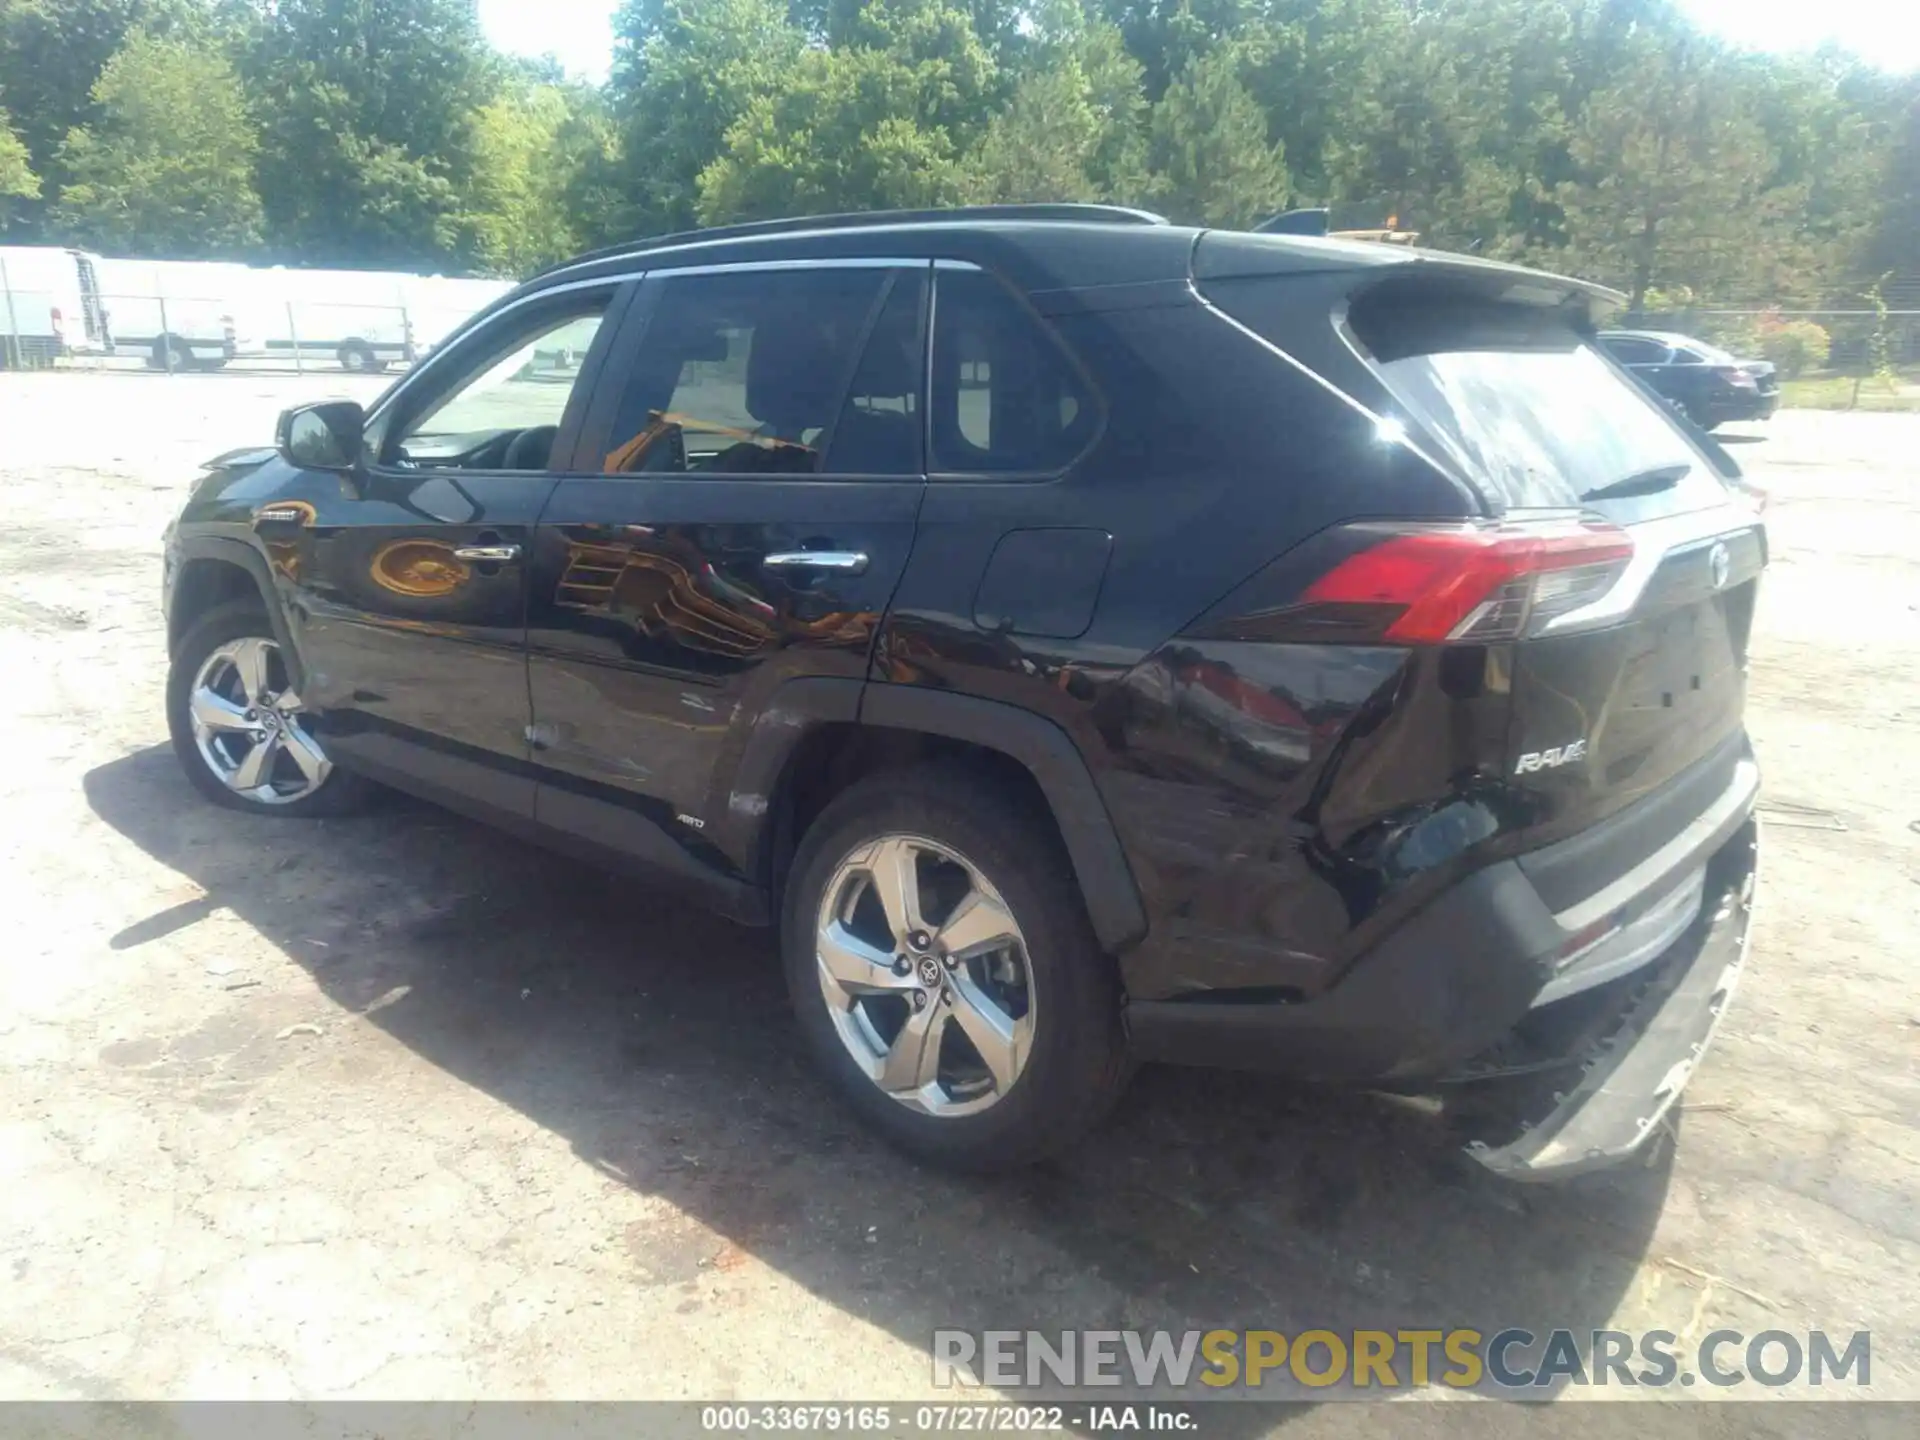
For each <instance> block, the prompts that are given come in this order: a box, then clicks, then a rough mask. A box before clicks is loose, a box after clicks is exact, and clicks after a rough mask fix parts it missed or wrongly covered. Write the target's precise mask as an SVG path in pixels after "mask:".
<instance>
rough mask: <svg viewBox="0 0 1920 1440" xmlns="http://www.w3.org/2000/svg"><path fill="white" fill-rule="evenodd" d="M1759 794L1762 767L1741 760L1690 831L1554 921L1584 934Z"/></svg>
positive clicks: (1680, 862)
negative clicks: (1590, 926) (1717, 797)
mask: <svg viewBox="0 0 1920 1440" xmlns="http://www.w3.org/2000/svg"><path fill="white" fill-rule="evenodd" d="M1759 793H1760V767H1759V766H1758V765H1756V764H1755V763H1754V762H1753V761H1751V760H1742V761H1740V762H1739V763H1737V764H1736V765H1735V766H1734V767H1733V782H1732V783H1731V784H1730V785H1728V786H1727V788H1726V789H1725V790H1723V791H1722V792H1721V793H1720V798H1719V799H1717V800H1715V801H1714V802H1713V804H1711V805H1709V806H1708V807H1707V808H1706V809H1705V810H1702V811H1701V812H1700V813H1699V814H1698V815H1696V816H1695V817H1694V818H1693V820H1692V822H1691V823H1690V824H1689V825H1688V826H1687V827H1686V829H1684V830H1682V831H1681V832H1680V833H1679V834H1678V835H1676V836H1674V837H1673V839H1671V840H1669V841H1668V842H1667V843H1666V844H1664V845H1662V846H1661V847H1660V848H1659V849H1658V850H1656V851H1654V852H1653V853H1652V854H1651V855H1649V856H1647V858H1646V859H1644V860H1642V861H1641V862H1640V863H1639V864H1638V865H1636V866H1634V867H1633V868H1632V869H1631V870H1629V871H1627V873H1626V874H1624V875H1622V876H1621V877H1620V878H1619V879H1618V880H1615V881H1614V882H1613V883H1612V884H1611V885H1607V886H1603V887H1602V888H1601V889H1599V890H1597V891H1595V892H1594V893H1593V894H1591V895H1589V896H1588V897H1587V898H1586V899H1584V900H1582V901H1581V902H1580V903H1579V904H1577V905H1570V906H1568V907H1567V908H1566V909H1565V910H1561V911H1559V912H1557V913H1556V914H1555V915H1554V917H1553V918H1554V919H1555V920H1556V921H1557V922H1558V923H1559V925H1560V928H1561V929H1563V930H1567V931H1578V930H1584V929H1586V928H1587V926H1589V925H1592V924H1594V923H1595V922H1596V921H1599V920H1603V919H1605V918H1606V917H1607V916H1608V915H1611V914H1612V913H1613V912H1614V911H1616V910H1618V909H1620V908H1621V906H1623V905H1626V904H1628V903H1629V902H1630V901H1632V900H1633V899H1634V898H1635V897H1636V896H1638V895H1641V894H1644V893H1645V892H1646V891H1648V890H1651V889H1652V888H1653V887H1654V886H1655V885H1658V884H1659V883H1660V882H1661V881H1662V880H1665V879H1667V878H1668V877H1669V876H1670V875H1672V874H1674V873H1675V872H1677V871H1679V870H1680V869H1681V868H1682V867H1684V866H1685V865H1686V864H1688V862H1690V861H1691V860H1693V859H1694V857H1695V856H1696V855H1698V854H1699V852H1700V851H1701V850H1702V849H1703V848H1704V847H1705V846H1706V845H1707V844H1708V843H1709V842H1711V841H1712V839H1713V837H1714V836H1715V835H1717V834H1718V833H1719V832H1720V831H1721V830H1722V829H1723V828H1725V827H1727V826H1729V825H1731V824H1733V823H1734V822H1735V821H1737V820H1738V819H1739V817H1740V816H1742V815H1744V814H1745V813H1746V812H1747V811H1748V810H1749V809H1750V808H1751V807H1752V805H1753V801H1754V797H1755V796H1756V795H1758V794H1759ZM1701 858H1703V859H1704V858H1705V857H1704V856H1702V857H1701Z"/></svg>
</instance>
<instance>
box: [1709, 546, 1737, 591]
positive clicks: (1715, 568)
mask: <svg viewBox="0 0 1920 1440" xmlns="http://www.w3.org/2000/svg"><path fill="white" fill-rule="evenodd" d="M1732 572H1733V556H1731V555H1730V554H1728V553H1727V542H1726V541H1724V540H1716V541H1715V542H1714V545H1713V549H1711V550H1709V551H1708V552H1707V574H1708V575H1710V576H1712V578H1713V588H1714V589H1716V590H1724V589H1726V588H1727V576H1728V575H1730V574H1731V573H1732Z"/></svg>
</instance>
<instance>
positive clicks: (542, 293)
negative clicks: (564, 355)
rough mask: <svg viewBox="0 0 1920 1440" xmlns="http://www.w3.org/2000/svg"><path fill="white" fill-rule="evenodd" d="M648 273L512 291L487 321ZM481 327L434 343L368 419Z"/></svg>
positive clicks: (615, 286)
mask: <svg viewBox="0 0 1920 1440" xmlns="http://www.w3.org/2000/svg"><path fill="white" fill-rule="evenodd" d="M646 274H647V272H646V271H644V270H630V271H622V272H621V273H619V274H618V275H596V276H595V277H594V278H593V279H591V280H569V281H568V282H567V283H566V284H564V285H543V286H542V287H541V288H540V289H538V290H528V291H525V292H524V293H521V294H518V295H509V296H508V297H507V299H506V300H504V301H503V302H501V304H500V308H499V309H497V310H494V311H491V312H490V313H489V314H488V315H487V319H486V324H487V325H488V326H491V325H492V324H493V323H494V322H495V321H496V320H498V319H499V318H500V317H501V316H502V315H505V314H506V313H508V312H509V311H511V310H518V309H519V308H520V307H521V306H522V305H531V304H533V303H534V302H535V301H536V300H544V299H546V298H547V297H548V296H549V295H566V294H569V293H571V292H572V291H575V290H598V289H601V288H602V287H605V288H607V289H610V290H618V289H619V288H620V287H621V286H622V285H625V284H626V283H628V282H629V281H632V280H641V279H644V278H645V277H646ZM480 328H481V327H480V326H478V325H475V326H474V327H473V328H472V329H471V330H468V329H462V330H459V331H456V332H455V333H454V334H453V335H451V336H449V337H448V338H447V339H446V340H443V341H442V342H441V343H440V344H438V345H436V346H434V347H433V353H432V354H430V355H428V356H427V358H426V359H424V360H422V361H421V362H420V363H419V364H417V365H415V366H414V367H413V368H412V369H410V370H408V371H407V373H406V374H405V375H403V376H401V377H400V380H399V381H398V383H396V384H395V385H394V386H393V388H391V389H390V390H388V391H387V393H386V394H384V395H382V396H381V397H380V398H379V399H378V400H376V401H375V402H374V405H373V408H372V409H371V410H369V411H368V412H367V423H368V424H372V423H373V421H374V420H375V419H377V418H378V417H379V415H380V412H381V411H383V410H385V409H387V408H388V407H390V406H391V405H392V404H393V402H394V401H395V400H397V399H399V398H400V396H401V395H402V394H403V393H405V392H406V391H408V390H410V389H411V388H412V387H413V386H414V384H415V383H416V382H417V381H418V379H419V377H420V376H422V375H428V374H431V373H433V367H434V365H435V364H436V363H437V362H439V361H441V360H443V359H444V358H446V356H447V355H448V353H449V352H450V351H451V350H452V349H453V348H454V345H455V344H456V343H458V342H460V341H463V340H465V339H466V338H467V337H468V336H469V335H477V334H479V333H480Z"/></svg>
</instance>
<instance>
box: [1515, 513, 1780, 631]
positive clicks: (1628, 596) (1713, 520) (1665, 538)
mask: <svg viewBox="0 0 1920 1440" xmlns="http://www.w3.org/2000/svg"><path fill="white" fill-rule="evenodd" d="M1735 516H1737V517H1739V518H1738V521H1737V523H1734V518H1733V517H1735ZM1762 528H1764V527H1763V526H1762V525H1761V524H1760V522H1758V521H1756V520H1755V519H1754V518H1753V517H1752V516H1751V515H1750V514H1748V513H1747V512H1745V511H1743V510H1741V509H1740V508H1739V507H1738V506H1736V505H1733V504H1732V503H1731V502H1729V503H1728V504H1726V505H1724V506H1722V505H1715V506H1712V507H1710V508H1708V509H1706V510H1689V511H1686V512H1685V513H1683V514H1679V515H1665V516H1662V517H1661V518H1660V519H1658V520H1646V521H1642V522H1641V523H1640V524H1638V525H1627V526H1623V527H1622V529H1624V530H1625V532H1626V534H1627V536H1628V537H1629V538H1630V539H1631V540H1632V541H1633V558H1632V559H1631V560H1629V561H1628V562H1627V565H1626V568H1625V569H1624V570H1622V571H1621V572H1620V578H1619V579H1618V580H1616V581H1614V582H1613V588H1612V589H1610V590H1608V591H1607V593H1606V594H1604V595H1602V596H1601V597H1600V598H1599V599H1598V600H1595V601H1593V602H1592V603H1591V604H1588V605H1583V606H1581V607H1580V608H1579V609H1578V610H1569V611H1568V612H1567V613H1566V614H1564V615H1556V616H1554V617H1553V619H1551V620H1549V621H1548V622H1547V623H1546V624H1544V625H1542V626H1541V627H1540V628H1539V629H1538V630H1536V631H1534V632H1533V637H1530V638H1537V637H1541V636H1547V635H1564V634H1566V633H1567V632H1569V631H1573V630H1597V629H1600V628H1602V627H1604V626H1607V625H1612V624H1615V623H1616V622H1618V621H1621V620H1624V619H1626V617H1627V616H1628V615H1630V614H1632V613H1633V609H1634V607H1635V606H1636V605H1638V604H1639V603H1640V597H1641V596H1642V595H1644V594H1645V593H1646V589H1647V585H1648V583H1649V582H1650V581H1651V580H1652V579H1653V577H1654V574H1655V572H1657V571H1658V570H1659V569H1660V567H1661V566H1662V565H1664V564H1666V563H1667V561H1669V560H1671V559H1672V558H1673V557H1674V556H1676V555H1684V554H1686V553H1687V552H1688V551H1691V550H1698V549H1703V548H1705V547H1707V546H1710V545H1712V544H1714V543H1715V542H1716V541H1720V540H1732V539H1735V538H1737V537H1739V536H1743V535H1747V534H1750V533H1752V532H1753V531H1756V530H1759V529H1762Z"/></svg>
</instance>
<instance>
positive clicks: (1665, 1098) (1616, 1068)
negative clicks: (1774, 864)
mask: <svg viewBox="0 0 1920 1440" xmlns="http://www.w3.org/2000/svg"><path fill="white" fill-rule="evenodd" d="M1758 861H1759V827H1758V824H1757V822H1755V821H1754V820H1752V819H1748V820H1747V821H1746V825H1745V829H1744V832H1743V833H1741V834H1736V835H1735V836H1734V837H1733V840H1732V842H1731V843H1729V844H1728V845H1727V846H1726V847H1725V849H1724V850H1723V851H1722V852H1721V853H1720V854H1719V855H1717V856H1716V857H1715V862H1714V864H1713V866H1712V867H1711V870H1710V872H1709V876H1708V890H1707V903H1706V905H1705V906H1704V907H1703V910H1702V914H1701V917H1700V919H1699V920H1698V921H1697V922H1696V923H1695V925H1694V927H1693V929H1692V930H1690V931H1689V932H1688V934H1687V935H1686V936H1684V937H1683V938H1682V939H1681V941H1680V942H1679V944H1678V945H1677V946H1676V947H1675V951H1674V953H1673V955H1672V956H1671V959H1670V961H1669V963H1668V964H1667V967H1666V968H1665V970H1664V971H1663V973H1662V974H1661V975H1660V976H1659V977H1658V978H1657V979H1656V980H1655V981H1654V982H1653V983H1652V984H1650V985H1649V986H1648V988H1647V990H1646V991H1645V992H1644V993H1643V994H1642V995H1641V996H1640V997H1639V998H1638V1000H1637V1001H1636V1003H1635V1004H1634V1005H1633V1006H1632V1007H1631V1008H1629V1009H1628V1010H1627V1012H1626V1013H1625V1014H1624V1015H1623V1016H1622V1017H1621V1020H1620V1023H1619V1025H1618V1026H1617V1027H1616V1028H1615V1029H1614V1031H1613V1033H1612V1034H1611V1036H1610V1037H1609V1038H1608V1039H1607V1040H1606V1041H1604V1042H1602V1044H1601V1045H1600V1047H1599V1049H1598V1053H1596V1054H1595V1055H1594V1056H1593V1057H1592V1058H1590V1059H1589V1060H1588V1061H1587V1062H1586V1065H1585V1069H1584V1073H1583V1074H1582V1076H1581V1079H1580V1083H1579V1084H1578V1085H1576V1086H1575V1087H1574V1088H1573V1089H1572V1091H1571V1092H1569V1093H1567V1094H1565V1095H1564V1096H1562V1097H1561V1098H1560V1099H1559V1100H1558V1101H1557V1103H1556V1104H1555V1105H1554V1106H1553V1108H1552V1109H1551V1110H1550V1111H1548V1112H1547V1114H1546V1115H1545V1116H1543V1117H1542V1118H1541V1119H1539V1120H1538V1121H1536V1122H1535V1123H1534V1124H1532V1125H1531V1126H1530V1127H1529V1128H1527V1129H1526V1130H1525V1131H1523V1132H1522V1133H1521V1134H1520V1136H1519V1137H1518V1138H1516V1139H1514V1140H1513V1141H1511V1142H1509V1143H1507V1144H1505V1145H1501V1146H1498V1147H1493V1146H1489V1145H1487V1144H1486V1143H1485V1142H1483V1141H1474V1142H1472V1143H1470V1144H1469V1145H1468V1146H1467V1153H1468V1154H1469V1155H1471V1156H1472V1157H1473V1158H1474V1159H1475V1160H1477V1161H1479V1162H1480V1163H1481V1164H1482V1165H1484V1166H1486V1167H1487V1168H1488V1169H1489V1170H1492V1171H1493V1172H1495V1173H1496V1174H1498V1175H1502V1176H1505V1177H1506V1178H1508V1179H1510V1180H1559V1179H1564V1178H1566V1177H1568V1176H1572V1175H1577V1174H1579V1173H1581V1172H1583V1171H1587V1170H1595V1169H1599V1168H1601V1167H1603V1166H1606V1165H1609V1164H1613V1163H1615V1162H1616V1161H1619V1160H1621V1159H1624V1158H1625V1157H1626V1156H1628V1155H1630V1154H1632V1153H1633V1152H1634V1151H1635V1150H1637V1149H1638V1148H1639V1147H1640V1146H1641V1145H1642V1144H1644V1143H1645V1142H1646V1140H1647V1138H1648V1137H1649V1136H1650V1135H1652V1133H1653V1132H1654V1130H1655V1128H1656V1127H1657V1126H1658V1125H1659V1124H1660V1122H1661V1121H1662V1120H1663V1119H1664V1118H1665V1117H1666V1114H1667V1112H1668V1111H1669V1110H1670V1109H1671V1108H1672V1107H1673V1103H1674V1101H1675V1100H1677V1099H1678V1098H1679V1096H1680V1092H1681V1090H1682V1089H1684V1088H1685V1086H1686V1083H1687V1081H1688V1079H1689V1078H1691V1076H1692V1074H1693V1071H1694V1069H1695V1067H1696V1066H1698V1064H1699V1063H1700V1058H1701V1056H1702V1055H1703V1054H1704V1053H1705V1052H1706V1049H1707V1046H1708V1045H1709V1043H1711V1041H1712V1039H1713V1036H1714V1033H1715V1032H1716V1031H1717V1030H1718V1029H1719V1026H1720V1020H1721V1018H1722V1017H1723V1016H1724V1015H1725V1014H1726V1010H1727V1002H1728V1001H1729V1000H1730V999H1731V998H1732V996H1733V992H1734V990H1735V988H1736V987H1737V986H1738V984H1739V982H1740V975H1741V972H1742V970H1743V968H1744V967H1745V964H1746V958H1747V940H1748V935H1749V932H1750V928H1751V925H1752V920H1753V892H1754V878H1755V875H1756V873H1757V871H1758Z"/></svg>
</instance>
